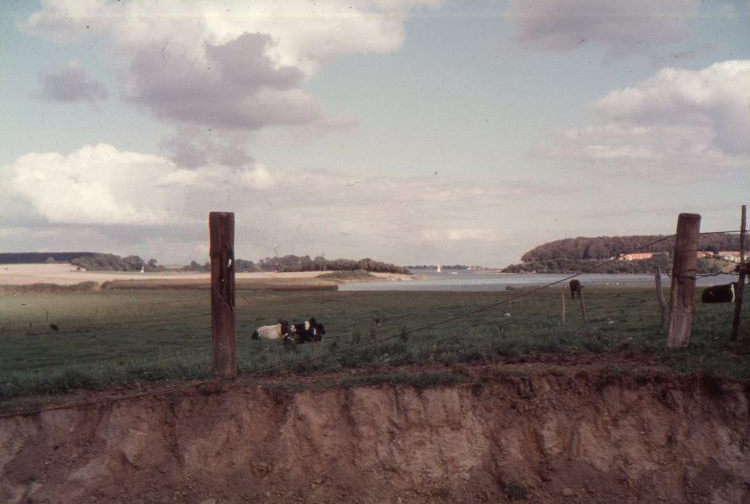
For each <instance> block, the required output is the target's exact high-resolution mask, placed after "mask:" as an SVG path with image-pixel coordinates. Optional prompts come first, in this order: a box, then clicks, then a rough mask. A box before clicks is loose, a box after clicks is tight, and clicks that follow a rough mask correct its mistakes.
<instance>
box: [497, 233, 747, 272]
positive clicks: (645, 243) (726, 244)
mask: <svg viewBox="0 0 750 504" xmlns="http://www.w3.org/2000/svg"><path fill="white" fill-rule="evenodd" d="M663 238H665V236H664V235H639V236H597V237H593V238H588V237H578V238H566V239H563V240H555V241H552V242H548V243H545V244H543V245H539V246H538V247H535V248H533V249H531V250H529V251H528V252H526V253H525V254H524V255H522V256H521V261H523V262H522V263H521V264H513V265H510V266H507V267H506V268H505V269H503V271H504V272H507V273H519V272H531V271H535V272H537V273H568V272H571V273H573V272H582V273H651V272H653V271H654V267H656V266H660V267H661V268H662V271H669V268H670V267H671V263H670V259H669V254H670V253H671V252H672V249H673V248H674V238H673V237H670V238H667V239H664V240H662V239H663ZM658 240H662V241H659V242H658V243H653V242H656V241H658ZM652 243H653V244H652ZM739 246H740V239H739V236H738V235H733V234H728V233H719V234H706V235H701V237H700V242H699V246H698V248H699V250H704V251H710V252H714V253H716V252H718V251H720V250H738V249H739ZM632 252H654V253H656V255H655V256H654V257H652V258H651V259H646V260H640V261H618V260H616V259H617V258H618V257H619V256H620V255H621V254H628V253H632ZM724 266H725V265H723V264H722V263H721V262H719V261H715V260H713V259H699V260H698V267H699V272H700V273H713V272H717V271H719V270H720V269H721V268H722V267H724Z"/></svg>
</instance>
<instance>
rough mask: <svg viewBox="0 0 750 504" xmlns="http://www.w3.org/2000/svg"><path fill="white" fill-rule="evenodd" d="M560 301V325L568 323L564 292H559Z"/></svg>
mask: <svg viewBox="0 0 750 504" xmlns="http://www.w3.org/2000/svg"><path fill="white" fill-rule="evenodd" d="M560 300H561V301H562V313H561V315H562V325H565V324H566V323H567V322H568V310H567V307H566V306H565V291H562V292H560Z"/></svg>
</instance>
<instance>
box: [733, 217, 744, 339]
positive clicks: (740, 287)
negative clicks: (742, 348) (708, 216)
mask: <svg viewBox="0 0 750 504" xmlns="http://www.w3.org/2000/svg"><path fill="white" fill-rule="evenodd" d="M746 214H747V208H746V207H745V205H742V222H741V223H740V267H739V268H740V279H739V282H738V283H737V289H736V291H735V293H734V317H733V318H732V334H731V336H730V337H729V339H731V340H732V341H736V340H737V336H738V334H739V329H740V315H741V314H742V295H743V292H744V291H745V275H746V274H747V267H746V266H745V231H746V226H747V225H746V224H745V221H746Z"/></svg>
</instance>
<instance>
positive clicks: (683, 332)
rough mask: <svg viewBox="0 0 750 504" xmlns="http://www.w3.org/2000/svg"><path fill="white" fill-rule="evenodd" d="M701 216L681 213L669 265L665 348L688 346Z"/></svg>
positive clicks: (693, 305) (693, 304)
mask: <svg viewBox="0 0 750 504" xmlns="http://www.w3.org/2000/svg"><path fill="white" fill-rule="evenodd" d="M700 227H701V216H700V215H698V214H689V213H681V214H680V216H679V217H678V218H677V237H676V239H675V243H674V254H673V257H674V259H673V263H672V290H671V292H670V295H669V308H670V310H669V312H670V313H669V335H668V336H667V347H668V348H685V347H687V346H688V344H689V343H690V331H691V328H692V325H693V312H694V309H695V303H694V301H695V300H694V297H695V273H696V271H697V267H698V238H699V236H700Z"/></svg>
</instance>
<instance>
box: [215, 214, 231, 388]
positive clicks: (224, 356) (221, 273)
mask: <svg viewBox="0 0 750 504" xmlns="http://www.w3.org/2000/svg"><path fill="white" fill-rule="evenodd" d="M208 227H209V231H210V235H211V251H210V256H211V343H212V347H213V372H214V374H216V375H218V376H221V377H223V378H233V377H235V376H237V340H236V336H235V327H234V213H232V212H211V213H210V214H209V215H208Z"/></svg>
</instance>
